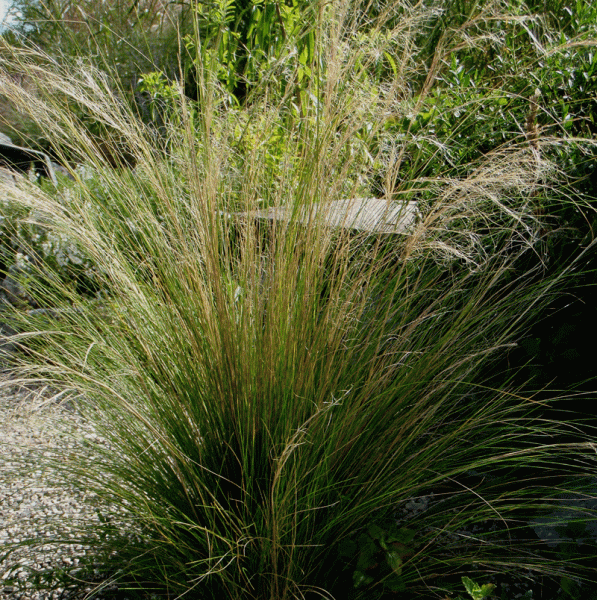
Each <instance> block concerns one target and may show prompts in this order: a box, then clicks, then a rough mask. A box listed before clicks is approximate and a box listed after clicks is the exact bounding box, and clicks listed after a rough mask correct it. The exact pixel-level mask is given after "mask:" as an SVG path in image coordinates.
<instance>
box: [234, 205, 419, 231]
mask: <svg viewBox="0 0 597 600" xmlns="http://www.w3.org/2000/svg"><path fill="white" fill-rule="evenodd" d="M234 216H237V217H251V218H254V219H259V220H267V221H271V222H275V221H290V220H291V219H292V218H293V217H294V220H295V221H296V222H299V223H302V224H305V225H308V224H309V223H315V222H317V221H318V220H321V223H322V224H323V225H326V226H329V227H341V228H343V229H351V230H354V231H362V232H369V233H387V234H408V233H410V231H411V230H412V227H413V226H414V225H415V223H416V221H417V218H418V216H419V211H418V208H417V203H416V202H389V201H387V200H383V199H380V198H350V199H346V200H334V201H332V202H327V203H325V204H322V203H315V204H313V205H312V206H311V207H308V206H305V207H302V208H299V209H297V210H295V211H294V212H293V211H292V210H291V209H289V208H288V207H285V206H281V207H272V208H265V209H262V210H256V211H250V212H244V213H236V214H235V215H234Z"/></svg>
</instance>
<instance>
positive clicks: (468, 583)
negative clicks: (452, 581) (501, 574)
mask: <svg viewBox="0 0 597 600" xmlns="http://www.w3.org/2000/svg"><path fill="white" fill-rule="evenodd" d="M462 583H463V584H464V587H465V588H466V591H467V592H468V594H469V596H470V597H471V598H472V599H473V600H482V599H483V598H488V597H489V596H491V594H492V593H493V589H494V588H495V585H494V584H493V583H486V584H484V585H482V586H480V585H479V584H478V583H477V582H475V581H473V580H472V579H470V578H469V577H463V578H462Z"/></svg>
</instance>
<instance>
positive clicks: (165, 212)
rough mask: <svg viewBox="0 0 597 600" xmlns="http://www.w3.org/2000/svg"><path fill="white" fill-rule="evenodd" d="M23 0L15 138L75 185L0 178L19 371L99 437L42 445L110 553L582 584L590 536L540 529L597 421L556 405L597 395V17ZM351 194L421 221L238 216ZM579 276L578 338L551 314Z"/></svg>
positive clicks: (238, 572) (188, 567)
mask: <svg viewBox="0 0 597 600" xmlns="http://www.w3.org/2000/svg"><path fill="white" fill-rule="evenodd" d="M15 8H16V9H18V10H20V17H19V20H18V22H17V25H16V27H15V30H14V31H12V32H8V33H5V34H4V36H3V40H2V41H1V42H0V43H2V58H0V69H1V71H0V76H1V78H2V79H1V83H2V94H3V105H2V106H3V107H5V108H3V113H2V114H3V116H4V122H3V127H4V131H6V133H9V135H12V136H13V137H15V139H17V140H20V141H21V142H23V143H25V142H26V143H28V144H36V145H39V146H40V147H42V148H45V149H46V150H47V151H48V152H50V153H51V154H52V155H53V156H54V157H55V158H56V159H57V160H58V161H60V162H61V163H63V164H65V165H66V166H67V167H68V169H69V172H70V175H71V177H72V179H71V180H67V179H66V178H65V179H63V180H61V181H60V183H59V185H58V186H57V187H54V186H51V185H48V183H47V182H46V183H44V182H41V183H37V182H27V181H23V182H22V184H20V185H19V186H17V187H10V186H6V185H5V186H4V187H3V188H2V189H3V191H2V197H3V200H4V209H3V210H4V214H3V220H2V234H3V235H2V241H3V246H2V250H3V261H4V265H3V268H4V270H5V271H6V273H9V274H11V275H13V276H15V275H16V274H18V275H20V277H19V279H20V283H21V285H22V288H23V290H24V292H25V297H26V298H27V299H28V300H27V302H28V303H29V304H28V306H25V307H23V306H19V307H17V308H16V309H14V308H12V309H11V308H9V307H6V311H5V312H6V314H5V316H4V317H3V318H4V319H6V320H7V321H8V322H10V324H11V326H12V327H13V328H14V329H15V330H16V331H19V332H21V333H19V334H17V335H16V336H14V339H13V341H14V342H15V343H17V344H19V345H21V346H22V348H23V350H24V353H23V354H17V355H15V356H14V357H13V361H14V365H13V366H14V368H15V369H16V370H17V372H18V373H19V374H20V376H21V377H23V378H24V379H25V380H28V381H31V380H33V381H38V382H39V381H41V382H44V383H49V384H51V385H53V386H56V387H57V388H58V389H60V390H61V391H62V390H70V391H72V393H73V394H74V395H75V396H76V397H77V399H78V400H77V402H78V406H79V407H80V410H81V411H82V412H83V413H84V414H85V415H86V416H87V418H89V419H90V420H91V421H92V422H93V423H94V424H95V426H96V427H97V429H98V430H99V431H100V433H101V434H102V436H103V437H104V438H105V439H107V440H108V441H109V446H105V445H102V444H98V445H97V447H94V448H93V452H95V453H96V454H97V455H99V456H101V458H102V460H101V461H99V462H98V461H90V462H87V461H85V460H84V459H83V458H82V457H65V456H60V457H54V462H53V463H52V464H53V468H56V469H59V470H60V472H61V473H62V474H63V475H64V476H65V477H66V481H67V482H69V484H70V485H75V486H84V487H85V488H86V489H91V490H93V491H95V492H96V493H97V494H98V496H99V497H100V498H102V500H103V504H102V508H101V509H100V510H104V511H105V514H106V515H110V514H111V512H110V511H111V510H113V507H114V506H116V507H120V509H122V510H123V511H124V514H125V516H126V517H125V518H126V520H127V522H128V523H129V525H130V527H128V528H127V529H126V530H124V531H123V529H122V527H119V528H118V527H115V526H113V525H112V524H111V522H110V519H109V518H105V519H104V520H103V526H102V527H103V529H102V528H100V529H102V530H101V531H99V532H98V531H97V530H96V529H94V530H93V531H87V530H84V529H83V530H81V532H80V535H81V539H82V540H84V541H85V542H86V543H88V544H91V545H93V546H94V547H96V548H97V551H98V552H99V553H100V555H101V556H102V557H104V563H103V567H102V576H103V577H105V578H107V579H111V578H114V579H115V580H117V581H118V582H119V584H120V585H121V586H131V587H132V588H134V589H138V590H141V592H155V593H158V594H164V595H175V596H178V595H181V594H186V595H193V596H195V597H198V598H211V597H218V598H220V597H231V598H239V599H240V598H247V599H248V598H255V599H257V598H259V599H262V598H271V599H272V600H273V599H276V600H281V599H284V598H298V597H303V596H306V597H311V596H312V597H315V596H321V597H335V598H338V599H339V598H353V597H354V598H357V597H363V598H377V597H382V596H384V595H388V596H390V597H401V596H402V597H412V596H414V595H417V594H420V595H423V594H429V593H434V594H437V595H439V596H440V597H441V595H443V594H445V593H447V592H452V591H454V590H455V589H460V590H462V586H461V583H460V577H461V576H462V575H464V574H467V573H468V574H475V577H477V576H478V575H481V579H483V578H488V577H489V576H490V575H492V574H494V573H498V574H500V573H501V575H499V576H498V581H500V579H499V577H502V580H503V578H504V577H506V575H505V573H509V572H512V571H519V572H521V573H524V572H526V570H527V569H531V570H533V571H534V572H535V573H537V574H538V576H544V575H545V576H551V577H554V578H555V580H556V581H557V582H558V585H556V586H555V588H553V589H552V588H550V586H549V585H547V583H545V582H544V585H543V586H542V587H541V588H537V589H536V590H535V593H539V591H538V589H541V590H542V591H541V593H542V594H543V596H544V597H550V594H551V595H552V596H554V597H556V596H557V594H564V595H565V594H566V593H568V594H569V595H574V594H575V593H576V594H580V593H582V594H583V595H587V594H589V595H590V590H589V589H588V588H587V587H586V586H585V587H584V588H582V591H579V590H580V589H581V588H575V587H574V586H572V585H571V584H570V583H568V582H571V581H577V580H578V581H581V580H583V579H584V580H591V578H593V579H594V569H593V566H592V565H593V562H592V560H593V559H594V552H593V550H594V549H588V550H587V556H583V552H584V550H583V549H582V548H581V549H577V552H575V554H574V555H573V556H571V555H570V554H569V553H568V550H569V547H566V549H564V548H562V547H558V548H556V549H553V550H552V551H549V549H548V548H545V547H539V544H537V543H536V542H533V541H532V540H533V539H535V536H534V534H533V532H532V530H531V528H530V526H529V523H530V522H531V521H532V520H533V519H535V518H537V517H538V516H540V515H544V514H550V512H552V511H553V508H554V506H555V502H556V500H555V498H556V495H557V493H559V492H560V491H561V490H563V489H565V490H567V491H568V492H574V493H579V494H580V493H582V492H585V491H587V490H589V489H590V487H591V485H592V484H593V482H594V475H595V463H594V454H595V453H594V445H593V443H592V439H593V437H592V436H591V429H590V424H587V423H582V422H581V421H582V419H581V417H579V416H578V415H577V416H574V417H573V416H571V415H568V416H567V418H566V419H561V418H559V415H560V413H559V412H556V410H561V408H562V407H563V406H565V407H567V408H569V407H570V404H571V403H570V395H571V392H572V390H573V389H574V388H575V387H578V388H579V389H581V390H582V391H583V393H585V396H583V398H584V400H585V401H586V400H587V398H588V399H591V398H593V395H591V393H590V390H592V386H593V383H592V379H591V378H592V373H590V372H589V371H588V370H587V371H583V370H582V361H579V359H578V356H576V355H574V352H577V353H578V352H579V348H580V344H579V343H578V341H577V340H575V335H578V333H579V332H580V326H582V328H583V329H582V334H583V336H586V332H587V328H588V327H589V324H591V326H592V323H594V322H595V321H594V319H593V318H592V317H591V315H592V311H594V308H593V307H594V304H592V303H590V302H587V300H590V298H591V292H590V289H588V288H587V285H588V284H590V283H591V282H592V281H593V276H594V275H593V254H592V253H593V230H592V227H593V224H594V183H593V170H594V164H595V163H594V139H593V134H594V126H595V123H594V119H595V108H596V104H595V103H596V100H595V87H596V81H597V78H596V72H595V65H596V64H597V59H596V58H595V50H594V39H595V37H594V34H595V31H594V30H595V27H596V23H597V8H593V7H591V6H588V5H586V3H582V2H579V3H577V4H574V5H572V4H568V3H566V2H553V3H552V4H550V5H549V6H547V5H545V3H541V4H540V5H537V4H536V3H533V2H530V1H529V2H523V1H514V0H510V1H508V2H506V1H497V0H483V1H477V2H473V1H470V0H463V1H454V2H446V1H441V2H440V1H437V2H433V1H429V2H419V3H409V2H399V3H396V2H391V3H383V2H370V3H359V2H354V3H348V2H344V3H334V2H332V3H318V2H315V3H312V2H302V1H299V0H288V1H287V2H256V1H253V2H250V1H247V2H241V1H228V2H227V1H224V0H222V1H218V2H214V3H210V4H207V3H192V4H188V5H184V4H181V5H176V8H173V7H172V6H171V5H169V6H168V7H166V6H164V5H161V4H158V3H151V2H147V3H143V2H135V3H130V4H126V3H123V5H120V4H118V3H116V2H115V3H96V2H90V3H88V4H81V3H76V5H75V4H70V3H64V4H60V3H57V2H50V3H47V4H46V3H33V2H30V1H29V0H27V1H25V0H17V2H15ZM36 45H37V46H38V47H37V48H36V47H35V46H36ZM358 196H376V197H383V198H385V199H386V200H387V201H388V202H389V203H398V202H401V201H415V202H417V206H418V209H419V211H420V217H419V219H418V221H417V222H416V223H415V224H414V225H413V226H412V228H411V230H410V231H409V232H408V235H400V236H390V237H389V238H388V237H386V236H382V235H368V234H363V233H361V234H359V233H358V232H354V231H352V232H348V231H343V230H332V229H330V228H329V227H326V226H325V219H324V218H321V217H320V218H313V219H312V220H311V222H310V224H309V226H308V227H305V226H304V224H301V223H300V222H299V220H294V221H290V222H279V223H277V224H274V225H271V226H269V227H265V226H263V224H261V225H260V224H259V223H258V222H255V221H254V220H253V219H247V218H244V219H241V218H239V216H238V213H240V212H251V211H254V210H256V209H258V208H264V207H268V206H281V205H283V206H286V208H287V209H288V210H289V211H290V213H292V214H295V215H299V214H304V211H305V210H308V209H309V207H311V206H312V205H313V204H314V203H319V205H320V207H323V208H322V211H321V212H320V213H319V214H320V215H324V214H325V210H326V207H330V206H331V204H330V203H331V202H334V201H336V200H339V199H342V198H351V197H353V198H354V197H358ZM301 211H303V212H302V213H301ZM14 265H16V266H17V268H16V269H15V268H13V267H14ZM11 268H12V271H11ZM572 295H574V297H575V298H576V299H577V300H576V303H573V306H572V309H571V308H568V313H567V314H568V315H569V316H568V317H566V319H565V320H564V326H563V328H564V331H562V328H561V327H560V324H558V325H557V326H555V325H554V323H555V321H553V320H551V321H550V320H549V319H548V320H546V319H545V316H546V315H549V314H550V313H553V312H555V311H556V309H558V308H560V307H561V306H565V305H570V304H571V302H570V297H571V296H572ZM579 299H580V300H579ZM583 300H584V301H585V302H586V303H587V308H586V310H585V309H584V307H583V311H584V312H582V311H581V310H580V308H579V301H583ZM31 306H41V307H48V308H52V309H55V310H53V311H51V312H48V311H45V312H44V311H42V312H41V313H40V312H31V311H30V310H27V308H29V307H31ZM73 308H74V309H75V310H73ZM579 313H580V315H579ZM570 315H573V317H574V318H572V317H570ZM558 318H559V319H561V318H562V313H559V317H558ZM575 319H576V321H575ZM577 322H578V326H575V323H577ZM566 327H567V329H566ZM571 328H572V333H570V329H571ZM570 353H572V356H570ZM566 356H568V358H566ZM566 360H567V361H568V362H565V361H566ZM529 361H530V362H529ZM563 361H564V364H565V365H567V373H566V377H563V375H562V374H558V373H556V372H555V371H554V367H555V366H558V365H561V364H562V362H563ZM572 362H574V363H575V364H576V365H577V370H576V371H572V372H571V370H570V368H569V365H570V364H571V363H572ZM554 373H556V374H557V375H558V376H559V379H558V380H557V381H556V383H555V384H554V383H553V376H554ZM547 384H550V385H549V388H550V389H548V390H545V389H544V388H545V387H546V385H547ZM582 386H584V387H582ZM558 387H559V388H560V390H559V391H558V389H557V388H558ZM539 390H541V393H540V394H539V393H537V392H538V391H539ZM537 400H541V402H537ZM556 417H558V418H556ZM580 425H583V427H580ZM107 448H108V449H107ZM432 493H433V494H435V495H436V496H439V497H441V502H438V503H433V504H432V506H431V507H430V508H429V509H428V510H427V511H425V512H423V513H420V514H416V513H415V514H410V515H409V516H408V518H404V519H402V520H399V519H398V516H397V515H399V514H401V512H400V511H401V508H402V507H404V506H405V505H408V503H409V502H412V501H413V499H420V498H427V497H429V495H430V494H432ZM590 518H591V517H589V516H588V515H586V514H584V515H579V519H578V522H577V523H575V525H577V526H578V528H580V529H583V528H584V527H585V526H586V523H587V521H588V520H589V519H590ZM130 531H132V532H134V535H127V532H130ZM44 542H45V543H47V540H44ZM9 559H10V555H8V556H7V557H6V559H5V560H7V561H8V560H9ZM80 575H81V574H80V573H79V574H78V575H77V576H78V577H80ZM467 581H468V580H467ZM46 584H47V585H50V586H51V585H55V584H56V582H55V581H54V580H53V579H52V576H50V577H49V579H48V581H46ZM454 586H456V587H454ZM469 587H470V586H469V585H468V584H467V589H468V588H469ZM471 589H473V588H472V587H471ZM485 589H487V588H485ZM479 590H480V588H479ZM479 590H478V591H479ZM558 590H559V591H558ZM566 590H568V591H566ZM571 590H572V591H571ZM479 593H481V592H480V591H479Z"/></svg>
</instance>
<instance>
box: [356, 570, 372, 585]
mask: <svg viewBox="0 0 597 600" xmlns="http://www.w3.org/2000/svg"><path fill="white" fill-rule="evenodd" d="M373 581H374V580H373V577H370V576H369V575H365V573H363V571H358V570H357V571H355V572H354V573H353V574H352V582H353V585H354V587H355V588H361V587H364V586H366V585H369V584H370V583H373Z"/></svg>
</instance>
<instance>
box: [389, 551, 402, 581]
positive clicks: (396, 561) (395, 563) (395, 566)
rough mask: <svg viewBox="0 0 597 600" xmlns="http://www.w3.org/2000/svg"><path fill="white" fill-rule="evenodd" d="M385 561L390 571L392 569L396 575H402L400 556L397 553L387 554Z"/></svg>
mask: <svg viewBox="0 0 597 600" xmlns="http://www.w3.org/2000/svg"><path fill="white" fill-rule="evenodd" d="M386 561H387V563H388V565H389V567H390V569H392V571H394V573H396V575H402V556H400V553H399V552H396V551H392V552H387V553H386Z"/></svg>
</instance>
